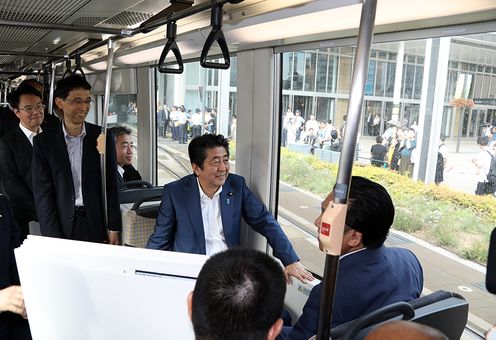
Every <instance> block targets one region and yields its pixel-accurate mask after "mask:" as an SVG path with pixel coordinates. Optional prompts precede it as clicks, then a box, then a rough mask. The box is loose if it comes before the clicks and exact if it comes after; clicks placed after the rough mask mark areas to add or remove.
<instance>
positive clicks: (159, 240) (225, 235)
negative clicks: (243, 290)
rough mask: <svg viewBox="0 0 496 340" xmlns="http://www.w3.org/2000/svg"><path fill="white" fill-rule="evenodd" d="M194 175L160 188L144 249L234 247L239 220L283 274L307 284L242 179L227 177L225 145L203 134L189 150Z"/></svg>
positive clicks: (211, 251) (214, 250)
mask: <svg viewBox="0 0 496 340" xmlns="http://www.w3.org/2000/svg"><path fill="white" fill-rule="evenodd" d="M188 152H189V159H190V162H191V166H192V168H193V172H194V174H192V175H188V176H186V177H183V178H181V179H180V180H178V181H175V182H172V183H169V184H167V185H166V186H164V192H163V195H162V202H161V204H160V209H159V215H158V217H157V223H156V225H155V231H154V233H153V234H152V235H151V236H150V239H149V240H148V245H147V248H151V249H162V250H173V251H180V252H184V253H196V254H206V255H208V256H211V255H213V254H216V253H219V252H221V251H223V250H225V249H228V248H231V247H235V246H239V245H240V224H241V217H243V219H244V220H245V221H246V223H247V224H248V225H249V226H250V227H251V228H253V230H255V231H257V232H258V233H260V234H262V235H263V236H265V237H266V238H267V241H268V242H269V244H270V246H271V247H272V249H273V250H274V256H276V257H277V258H279V259H280V260H281V262H282V263H283V264H284V266H285V275H286V278H287V279H289V276H294V277H296V278H298V279H300V280H301V281H304V282H306V281H310V280H313V277H312V275H311V274H310V273H309V272H308V271H307V270H306V269H305V268H304V267H303V266H302V265H301V263H300V262H299V259H298V256H297V255H296V253H295V251H294V249H293V247H292V246H291V243H290V242H289V240H288V238H287V236H286V234H284V232H283V231H282V229H281V227H280V226H279V224H278V223H277V221H276V220H275V219H274V217H273V216H272V215H271V214H270V213H269V212H268V211H267V208H266V207H265V206H264V205H263V203H262V202H260V200H259V199H258V198H257V197H256V196H255V195H254V194H253V193H252V192H251V191H250V189H249V188H248V187H247V186H246V182H245V179H244V178H243V177H241V176H238V175H234V174H230V173H229V142H228V141H227V139H226V138H224V136H222V135H214V134H205V135H203V136H200V137H196V138H194V139H193V140H192V141H191V142H190V144H189V146H188Z"/></svg>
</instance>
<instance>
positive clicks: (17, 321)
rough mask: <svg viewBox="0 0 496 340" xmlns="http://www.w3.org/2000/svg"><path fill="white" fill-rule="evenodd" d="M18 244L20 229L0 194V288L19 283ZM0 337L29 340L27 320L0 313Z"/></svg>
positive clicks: (6, 202)
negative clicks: (16, 253)
mask: <svg viewBox="0 0 496 340" xmlns="http://www.w3.org/2000/svg"><path fill="white" fill-rule="evenodd" d="M20 244H21V229H20V228H19V226H18V225H17V223H16V221H15V219H14V215H13V213H12V210H11V209H10V206H9V203H8V201H7V198H6V197H5V196H2V195H0V290H1V289H4V288H7V287H9V286H12V285H18V284H19V276H18V275H17V267H16V264H15V259H14V248H17V247H19V246H20ZM0 339H17V340H31V333H30V331H29V324H28V322H27V320H25V319H23V318H22V317H21V316H20V315H17V314H14V313H10V312H3V313H0Z"/></svg>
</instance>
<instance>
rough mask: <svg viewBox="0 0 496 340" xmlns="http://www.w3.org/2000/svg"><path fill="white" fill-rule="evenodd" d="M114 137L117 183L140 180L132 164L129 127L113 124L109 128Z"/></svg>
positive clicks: (131, 141) (132, 153) (131, 144)
mask: <svg viewBox="0 0 496 340" xmlns="http://www.w3.org/2000/svg"><path fill="white" fill-rule="evenodd" d="M109 131H110V132H112V134H113V135H114V138H115V154H116V156H117V183H119V185H120V184H122V183H124V182H129V181H141V179H142V178H141V175H140V173H139V172H138V170H136V169H135V168H134V166H133V164H132V163H133V155H134V152H133V147H134V143H133V138H132V136H131V129H129V128H127V127H125V126H120V125H119V126H114V127H113V128H111V129H110V130H109Z"/></svg>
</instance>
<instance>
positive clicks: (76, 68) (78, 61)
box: [72, 55, 86, 78]
mask: <svg viewBox="0 0 496 340" xmlns="http://www.w3.org/2000/svg"><path fill="white" fill-rule="evenodd" d="M76 72H79V73H80V74H81V75H82V76H83V78H86V76H85V75H84V72H83V69H82V68H81V56H80V55H77V56H76V67H74V70H72V74H76Z"/></svg>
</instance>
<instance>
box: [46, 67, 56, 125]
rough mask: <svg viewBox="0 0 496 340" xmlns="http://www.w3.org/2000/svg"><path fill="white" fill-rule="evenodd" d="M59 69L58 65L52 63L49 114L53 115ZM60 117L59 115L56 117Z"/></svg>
mask: <svg viewBox="0 0 496 340" xmlns="http://www.w3.org/2000/svg"><path fill="white" fill-rule="evenodd" d="M56 67H57V64H55V63H52V64H51V65H50V71H51V72H50V73H51V75H50V95H49V97H48V113H49V114H51V115H52V114H53V96H54V92H55V69H56ZM56 117H58V115H56Z"/></svg>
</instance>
